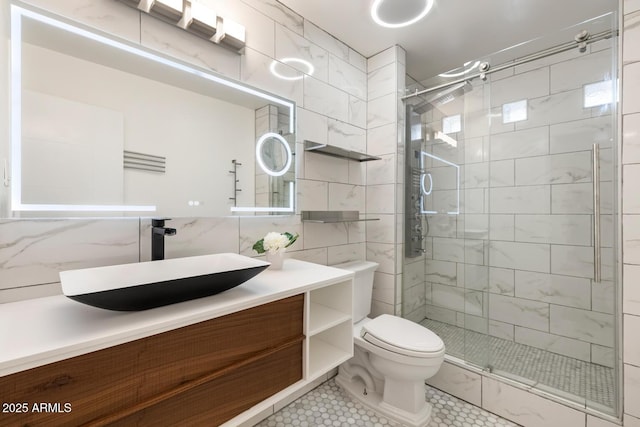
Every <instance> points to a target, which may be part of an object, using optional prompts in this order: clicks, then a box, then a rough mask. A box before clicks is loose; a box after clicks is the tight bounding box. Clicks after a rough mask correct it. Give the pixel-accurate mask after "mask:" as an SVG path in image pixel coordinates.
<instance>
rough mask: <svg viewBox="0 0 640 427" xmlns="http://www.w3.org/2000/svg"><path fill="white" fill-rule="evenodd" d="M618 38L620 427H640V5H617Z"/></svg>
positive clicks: (627, 2) (628, 0)
mask: <svg viewBox="0 0 640 427" xmlns="http://www.w3.org/2000/svg"><path fill="white" fill-rule="evenodd" d="M621 4H622V10H623V11H624V13H623V27H622V28H623V36H622V49H621V53H622V61H621V62H622V65H623V67H622V76H621V78H622V89H621V96H622V103H621V106H622V108H621V110H622V195H623V201H622V214H623V215H622V230H623V235H622V244H623V259H622V261H623V273H622V313H623V314H622V327H623V331H624V335H623V339H622V343H623V344H622V345H623V351H622V353H623V354H622V361H623V363H624V364H623V375H624V380H623V382H624V402H623V407H624V425H625V426H639V425H640V408H639V405H638V402H640V349H638V347H637V342H638V339H637V335H634V334H633V333H632V332H633V331H634V330H636V329H635V328H636V327H637V325H638V324H640V303H639V302H640V293H639V292H638V289H640V276H639V275H638V271H639V269H640V257H638V251H637V247H638V240H637V236H638V231H639V230H640V221H639V219H640V206H639V205H638V203H637V200H638V190H637V188H638V180H637V175H636V172H637V171H638V170H640V157H639V156H638V147H639V146H640V126H639V125H640V122H639V118H640V104H639V103H638V99H640V86H639V85H638V81H639V80H638V79H639V78H640V2H638V1H634V0H623V1H621Z"/></svg>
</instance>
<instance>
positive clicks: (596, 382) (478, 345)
mask: <svg viewBox="0 0 640 427" xmlns="http://www.w3.org/2000/svg"><path fill="white" fill-rule="evenodd" d="M421 324H422V325H423V326H425V327H427V328H429V329H430V330H432V331H433V332H435V333H436V334H437V335H438V336H440V338H442V340H443V341H444V344H445V346H446V348H447V354H449V355H451V356H454V357H457V358H460V359H463V360H467V361H469V362H471V363H473V364H477V365H479V366H486V365H487V362H486V361H487V360H489V355H488V354H487V351H488V349H490V351H491V355H490V360H491V362H490V365H491V366H492V368H493V372H495V373H502V372H504V373H508V374H509V375H508V376H509V377H512V376H515V377H517V378H518V379H519V380H521V381H523V382H524V383H526V384H529V385H532V386H535V387H537V388H540V389H543V390H552V391H559V392H560V393H559V394H560V396H561V397H564V398H567V399H571V400H574V401H578V402H584V400H585V399H586V400H587V401H588V402H589V404H590V405H589V406H594V405H593V404H592V403H596V404H599V405H603V406H604V407H606V408H609V409H610V408H612V407H613V403H614V402H615V382H614V372H613V369H612V368H607V367H606V366H602V365H597V364H594V363H589V362H585V361H582V360H578V359H574V358H571V357H567V356H563V355H560V354H557V353H552V352H550V351H546V350H542V349H539V348H535V347H531V346H528V345H524V344H519V343H516V342H513V341H508V340H505V339H501V338H496V337H492V336H488V335H484V334H480V333H478V332H473V331H468V330H465V329H464V328H460V327H458V326H454V325H450V324H448V323H442V322H438V321H436V320H431V319H425V320H423V321H422V322H421ZM465 340H466V343H465ZM465 347H466V348H465ZM465 354H466V355H467V356H466V357H465ZM469 355H474V357H475V360H474V357H472V358H470V357H469ZM606 408H602V409H603V410H606ZM597 409H599V408H597Z"/></svg>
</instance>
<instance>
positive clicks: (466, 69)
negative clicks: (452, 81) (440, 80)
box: [438, 61, 480, 77]
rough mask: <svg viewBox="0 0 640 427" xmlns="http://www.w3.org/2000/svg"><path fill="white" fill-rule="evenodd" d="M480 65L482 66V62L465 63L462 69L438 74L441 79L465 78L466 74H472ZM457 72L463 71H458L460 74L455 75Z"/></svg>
mask: <svg viewBox="0 0 640 427" xmlns="http://www.w3.org/2000/svg"><path fill="white" fill-rule="evenodd" d="M478 65H480V61H476V62H473V61H469V62H465V63H464V65H463V66H462V67H458V68H454V69H453V70H451V71H449V72H447V73H442V74H438V76H439V77H460V76H463V75H465V74H466V73H468V72H470V71H471V70H473V69H474V68H477V67H478ZM457 70H461V71H458V72H456V73H454V71H457Z"/></svg>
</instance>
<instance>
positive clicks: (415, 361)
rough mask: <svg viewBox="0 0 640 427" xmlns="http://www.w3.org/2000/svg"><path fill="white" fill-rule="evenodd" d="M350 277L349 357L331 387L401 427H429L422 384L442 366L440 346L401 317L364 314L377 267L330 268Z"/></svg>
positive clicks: (427, 332)
mask: <svg viewBox="0 0 640 427" xmlns="http://www.w3.org/2000/svg"><path fill="white" fill-rule="evenodd" d="M333 267H336V268H342V269H345V270H350V271H353V272H355V277H354V291H353V293H354V304H353V305H354V313H353V316H354V317H353V320H354V331H353V335H354V344H355V345H354V357H353V358H351V359H350V360H348V361H347V362H345V363H343V364H342V365H340V367H339V369H338V376H337V377H336V383H338V385H340V386H341V387H342V388H343V389H344V390H345V391H346V392H347V393H348V394H350V395H351V396H352V397H353V398H355V399H356V400H358V401H360V402H362V403H363V404H364V405H366V406H368V407H369V408H371V409H372V410H373V411H375V412H377V413H379V414H381V415H383V416H385V417H387V418H389V419H392V420H395V421H399V422H400V423H402V424H403V425H408V426H412V427H413V426H415V427H418V426H420V427H422V426H426V425H427V424H428V423H429V420H430V418H431V405H430V404H429V403H428V402H426V400H425V386H424V381H425V380H426V379H427V378H430V377H432V376H433V375H435V374H436V372H438V370H439V369H440V366H441V365H442V362H443V361H444V352H445V347H444V343H443V342H442V340H441V339H440V337H438V336H437V335H436V334H434V333H433V332H431V331H430V330H428V329H427V328H425V327H423V326H421V325H418V324H417V323H414V322H411V321H409V320H407V319H403V318H401V317H397V316H392V315H389V314H383V315H380V316H378V317H376V318H375V319H370V318H368V317H367V315H368V314H369V312H370V307H371V296H372V291H373V273H374V271H375V270H376V268H377V267H378V264H377V263H374V262H368V261H353V262H349V263H344V264H338V265H334V266H333Z"/></svg>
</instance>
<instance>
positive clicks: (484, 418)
mask: <svg viewBox="0 0 640 427" xmlns="http://www.w3.org/2000/svg"><path fill="white" fill-rule="evenodd" d="M425 390H426V398H427V400H428V401H429V402H431V404H432V405H433V413H432V415H431V422H430V423H429V427H448V426H455V427H506V426H517V425H518V424H514V423H512V422H510V421H507V420H505V419H503V418H500V417H498V416H497V415H494V414H491V413H489V412H487V411H485V410H483V409H480V408H478V407H476V406H473V405H471V404H470V403H467V402H465V401H463V400H460V399H457V398H455V397H453V396H450V395H448V394H446V393H444V392H442V391H440V390H438V389H435V388H432V387H429V386H426V387H425ZM256 426H258V427H291V426H300V427H318V426H334V427H342V426H367V427H385V426H398V424H397V423H395V422H393V421H390V420H388V419H386V418H384V417H381V416H378V415H376V414H375V413H374V412H372V411H371V410H369V409H367V408H366V407H364V406H362V405H361V404H360V403H359V402H356V401H353V400H351V398H350V397H349V396H348V395H347V394H346V393H344V392H343V391H342V389H341V388H340V387H339V386H338V385H337V384H336V383H335V381H334V380H329V381H327V382H325V383H323V384H322V385H320V386H319V387H317V388H315V389H314V390H312V391H310V392H309V393H307V394H305V395H304V396H302V397H301V398H299V399H298V400H296V401H294V402H293V403H291V404H290V405H288V406H286V407H284V408H282V409H281V410H280V411H278V412H276V413H275V414H273V415H271V416H270V417H269V418H266V419H265V420H263V421H262V422H260V423H259V424H256Z"/></svg>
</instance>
